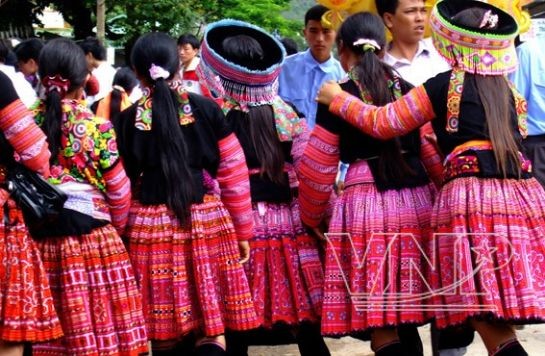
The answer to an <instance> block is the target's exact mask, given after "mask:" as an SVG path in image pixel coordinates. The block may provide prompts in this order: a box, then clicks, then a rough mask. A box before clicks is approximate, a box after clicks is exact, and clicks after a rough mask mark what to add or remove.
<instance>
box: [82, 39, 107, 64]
mask: <svg viewBox="0 0 545 356" xmlns="http://www.w3.org/2000/svg"><path fill="white" fill-rule="evenodd" d="M79 46H80V47H81V49H83V52H84V53H85V54H87V53H91V54H92V55H93V57H95V59H96V60H98V61H105V60H106V48H104V46H103V45H102V43H100V41H99V40H98V38H96V37H87V38H86V39H84V40H83V41H81V42H80V43H79Z"/></svg>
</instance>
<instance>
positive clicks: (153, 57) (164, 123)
mask: <svg viewBox="0 0 545 356" xmlns="http://www.w3.org/2000/svg"><path fill="white" fill-rule="evenodd" d="M131 63H132V64H133V66H134V68H135V70H136V73H137V74H138V75H139V77H140V79H141V80H143V82H144V83H145V84H146V85H148V86H149V87H150V89H151V90H152V94H151V100H152V102H153V109H152V133H153V135H154V137H155V139H156V142H158V143H159V144H158V145H157V147H158V149H159V158H160V162H161V171H162V174H163V177H164V179H165V182H166V189H167V201H166V204H167V206H168V207H169V208H170V209H171V210H172V211H173V212H174V213H175V214H176V216H177V217H178V219H179V220H180V222H181V223H182V224H186V223H188V222H189V221H190V212H191V210H190V208H191V203H192V197H193V194H192V193H193V184H192V182H193V181H192V177H191V172H190V170H189V165H188V150H187V145H186V143H185V139H184V136H183V134H182V130H181V128H180V121H179V117H178V113H179V106H180V104H179V101H178V94H176V93H175V92H174V91H172V90H171V89H170V88H169V86H168V83H167V80H168V79H171V78H172V77H173V75H174V73H176V71H177V70H178V64H179V59H178V49H177V46H176V41H174V39H172V38H171V37H170V36H168V35H167V34H165V33H161V32H153V33H148V34H146V35H143V36H142V37H140V38H139V39H138V40H137V41H136V43H135V44H134V47H133V49H132V53H131ZM152 65H155V66H158V67H161V68H162V69H164V70H166V71H167V72H168V73H169V77H168V78H156V79H153V78H151V75H150V68H151V67H152Z"/></svg>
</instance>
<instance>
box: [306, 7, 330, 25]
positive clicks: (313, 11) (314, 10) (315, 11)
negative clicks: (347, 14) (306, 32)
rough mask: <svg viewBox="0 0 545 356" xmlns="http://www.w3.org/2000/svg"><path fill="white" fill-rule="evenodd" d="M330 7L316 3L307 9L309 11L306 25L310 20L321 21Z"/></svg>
mask: <svg viewBox="0 0 545 356" xmlns="http://www.w3.org/2000/svg"><path fill="white" fill-rule="evenodd" d="M328 10H329V9H328V8H327V7H325V6H323V5H314V6H313V7H311V8H310V9H308V10H307V13H306V14H305V26H306V25H307V24H308V22H309V21H311V20H314V21H321V20H322V16H324V14H325V13H326V12H327V11H328Z"/></svg>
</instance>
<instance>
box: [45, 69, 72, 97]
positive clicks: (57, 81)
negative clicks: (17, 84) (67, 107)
mask: <svg viewBox="0 0 545 356" xmlns="http://www.w3.org/2000/svg"><path fill="white" fill-rule="evenodd" d="M42 84H43V85H44V88H45V92H46V93H51V92H52V91H54V90H55V91H57V92H59V94H60V96H61V97H63V96H64V95H65V94H66V93H67V92H68V88H70V81H69V80H68V79H64V78H63V77H61V76H60V74H55V75H54V76H52V77H44V78H43V79H42Z"/></svg>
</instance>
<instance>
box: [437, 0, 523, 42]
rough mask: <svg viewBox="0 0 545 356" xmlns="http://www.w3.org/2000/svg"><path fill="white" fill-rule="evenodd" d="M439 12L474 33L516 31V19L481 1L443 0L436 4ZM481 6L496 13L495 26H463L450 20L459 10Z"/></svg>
mask: <svg viewBox="0 0 545 356" xmlns="http://www.w3.org/2000/svg"><path fill="white" fill-rule="evenodd" d="M436 6H437V10H438V12H439V14H440V15H441V16H442V17H443V18H444V19H446V20H447V21H449V22H450V23H452V24H453V25H455V26H457V27H459V28H462V29H465V30H468V31H472V32H476V33H483V34H495V35H512V34H514V33H517V32H518V24H517V22H516V20H515V19H514V18H513V17H512V16H511V15H509V14H508V13H507V12H505V11H503V10H501V9H499V8H497V7H495V6H494V5H492V4H488V3H485V2H482V1H476V0H443V1H440V2H438V3H437V4H436ZM474 7H477V8H482V9H484V10H491V11H492V12H493V13H494V14H496V15H498V26H497V28H495V29H493V30H491V29H484V28H483V29H480V28H474V27H469V26H465V25H463V24H460V23H457V22H456V21H453V20H452V17H453V16H454V15H456V14H458V13H459V12H461V11H463V10H465V9H468V8H474Z"/></svg>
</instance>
